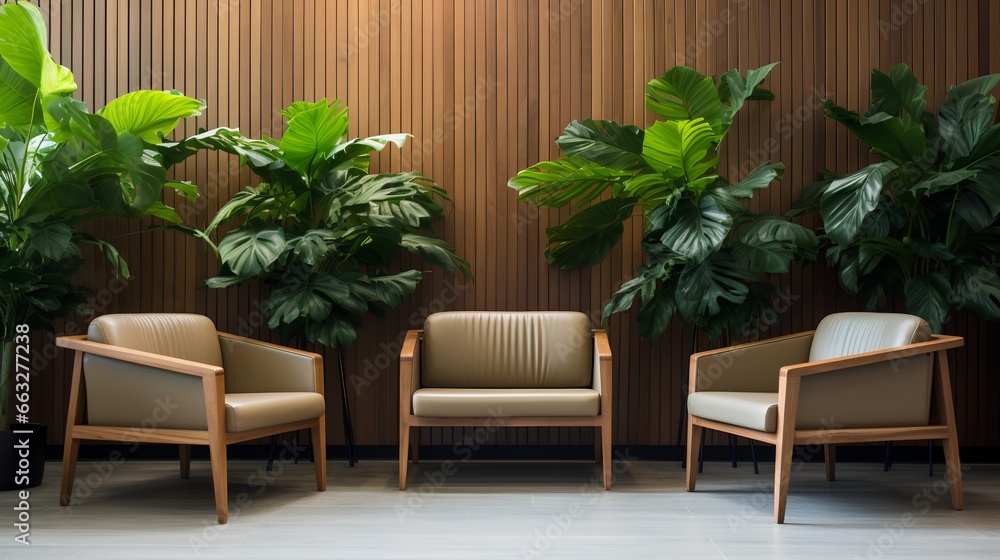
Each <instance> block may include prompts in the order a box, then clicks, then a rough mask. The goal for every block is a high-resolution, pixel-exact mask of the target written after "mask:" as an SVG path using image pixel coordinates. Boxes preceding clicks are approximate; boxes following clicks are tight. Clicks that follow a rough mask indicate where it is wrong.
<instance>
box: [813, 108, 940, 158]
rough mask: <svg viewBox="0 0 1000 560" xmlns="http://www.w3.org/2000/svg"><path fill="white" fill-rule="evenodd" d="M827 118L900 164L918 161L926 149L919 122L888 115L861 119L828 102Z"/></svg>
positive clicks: (859, 116)
mask: <svg viewBox="0 0 1000 560" xmlns="http://www.w3.org/2000/svg"><path fill="white" fill-rule="evenodd" d="M824 106H825V107H826V116H828V117H830V118H832V119H834V120H836V121H837V122H839V123H841V124H843V125H844V126H846V127H847V128H848V129H850V131H851V132H853V133H854V135H855V136H857V137H858V138H859V139H861V140H862V141H864V142H866V143H867V144H868V145H869V146H871V148H872V150H873V151H875V152H878V153H880V154H884V155H885V156H887V157H889V158H890V159H892V160H894V161H896V162H898V163H902V162H906V161H913V160H920V161H922V160H921V158H923V157H924V150H925V149H926V148H927V137H926V136H925V135H924V129H923V126H922V125H921V123H920V122H904V121H903V120H902V119H900V118H899V117H896V116H892V115H889V114H888V113H875V114H872V115H866V116H864V117H862V116H861V115H859V114H857V113H855V112H854V111H848V110H847V109H844V108H843V107H838V106H837V105H836V104H834V103H833V102H832V101H830V100H829V99H827V100H826V101H825V102H824Z"/></svg>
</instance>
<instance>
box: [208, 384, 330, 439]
mask: <svg viewBox="0 0 1000 560" xmlns="http://www.w3.org/2000/svg"><path fill="white" fill-rule="evenodd" d="M325 411H326V402H325V401H324V400H323V395H321V394H319V393H292V392H289V393H226V431H227V432H247V431H250V430H256V429H257V428H266V427H268V426H276V425H278V424H286V423H288V422H298V421H300V420H310V419H312V418H317V417H319V416H322V415H323V413H324V412H325Z"/></svg>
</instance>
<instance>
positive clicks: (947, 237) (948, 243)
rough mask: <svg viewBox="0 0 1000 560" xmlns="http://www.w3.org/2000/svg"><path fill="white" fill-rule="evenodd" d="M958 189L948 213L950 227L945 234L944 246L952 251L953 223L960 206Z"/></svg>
mask: <svg viewBox="0 0 1000 560" xmlns="http://www.w3.org/2000/svg"><path fill="white" fill-rule="evenodd" d="M958 192H959V191H958V188H957V187H956V188H955V198H953V199H951V211H949V212H948V226H947V228H946V229H945V232H944V246H945V247H947V248H948V249H951V221H952V219H954V218H955V206H956V205H957V204H958Z"/></svg>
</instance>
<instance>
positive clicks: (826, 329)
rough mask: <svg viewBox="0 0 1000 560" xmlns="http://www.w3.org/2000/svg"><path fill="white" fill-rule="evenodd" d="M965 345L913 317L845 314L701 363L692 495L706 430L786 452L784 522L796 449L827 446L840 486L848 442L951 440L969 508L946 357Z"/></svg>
mask: <svg viewBox="0 0 1000 560" xmlns="http://www.w3.org/2000/svg"><path fill="white" fill-rule="evenodd" d="M962 344H963V340H962V338H960V337H957V336H944V335H931V334H930V329H929V328H928V326H927V324H926V323H925V322H924V321H923V320H921V319H920V318H918V317H914V316H911V315H900V314H892V313H839V314H835V315H830V316H828V317H826V318H825V319H823V321H822V322H821V323H820V324H819V326H818V327H817V329H816V330H815V331H810V332H805V333H801V334H794V335H790V336H783V337H779V338H773V339H770V340H764V341H760V342H754V343H751V344H743V345H739V346H731V347H729V348H722V349H718V350H711V351H708V352H702V353H699V354H695V355H693V356H692V357H691V374H690V389H689V390H690V393H689V395H688V412H689V422H688V439H687V457H686V458H687V490H688V492H692V491H694V488H695V477H696V476H697V473H698V460H697V459H698V458H697V455H696V454H697V453H698V449H699V447H700V444H701V438H702V431H703V430H704V429H705V428H708V429H713V430H718V431H721V432H726V433H729V434H734V435H737V436H743V437H746V438H750V439H753V440H757V441H762V442H765V443H771V444H774V445H775V446H777V450H776V455H775V468H774V488H775V490H774V520H775V522H776V523H783V522H784V520H785V503H786V501H787V497H788V481H789V476H790V474H791V467H792V447H793V446H794V445H807V444H812V445H816V444H822V445H823V446H824V453H825V460H826V476H827V479H828V480H831V481H832V480H834V476H835V475H834V472H835V471H834V468H835V467H834V460H835V445H836V444H838V443H855V442H875V441H897V440H923V439H941V440H944V450H945V460H946V462H947V471H948V480H949V482H950V485H951V501H952V507H953V508H954V509H958V510H960V509H962V507H963V502H962V477H961V470H960V465H959V457H958V436H957V433H956V429H955V411H954V405H953V404H952V394H951V381H950V379H949V375H948V359H947V355H946V354H947V350H949V349H951V348H957V347H960V346H962ZM932 404H933V410H934V411H935V412H936V418H932V417H931V414H930V412H931V409H932V406H931V405H932Z"/></svg>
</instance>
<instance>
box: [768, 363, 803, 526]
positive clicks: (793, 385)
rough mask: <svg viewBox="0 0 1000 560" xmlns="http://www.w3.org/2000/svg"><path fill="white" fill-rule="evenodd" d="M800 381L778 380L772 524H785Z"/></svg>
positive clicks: (785, 378)
mask: <svg viewBox="0 0 1000 560" xmlns="http://www.w3.org/2000/svg"><path fill="white" fill-rule="evenodd" d="M800 387H801V379H799V378H789V377H787V376H784V375H782V376H781V378H780V379H779V380H778V407H779V408H778V432H777V436H778V437H777V440H778V442H777V449H775V455H774V522H775V523H784V522H785V504H786V503H787V502H788V482H789V479H790V478H791V475H792V449H793V448H794V447H795V445H794V444H795V413H796V412H797V411H798V406H799V388H800Z"/></svg>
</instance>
